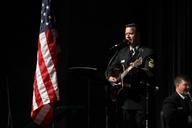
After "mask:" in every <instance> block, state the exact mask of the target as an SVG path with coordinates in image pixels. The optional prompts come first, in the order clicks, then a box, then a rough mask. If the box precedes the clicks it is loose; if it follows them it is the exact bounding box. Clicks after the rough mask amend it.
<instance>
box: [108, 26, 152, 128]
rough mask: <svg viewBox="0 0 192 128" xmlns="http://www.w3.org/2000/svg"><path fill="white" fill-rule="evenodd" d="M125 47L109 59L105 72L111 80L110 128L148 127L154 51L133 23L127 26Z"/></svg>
mask: <svg viewBox="0 0 192 128" xmlns="http://www.w3.org/2000/svg"><path fill="white" fill-rule="evenodd" d="M123 43H126V45H124V47H122V48H119V49H118V50H117V51H116V53H115V55H114V56H113V57H112V59H111V60H110V62H109V64H108V66H107V68H106V72H105V76H106V79H107V80H108V81H109V83H110V85H111V86H110V94H111V95H110V98H111V101H110V102H109V104H108V127H109V128H145V126H146V125H148V124H147V123H148V122H146V118H145V117H146V88H147V86H149V85H150V82H151V81H152V78H153V76H154V74H153V73H154V54H153V51H152V50H151V49H150V48H147V47H142V46H141V44H140V41H139V38H138V31H137V28H136V25H135V24H134V23H131V24H127V25H126V26H125V40H124V42H123Z"/></svg>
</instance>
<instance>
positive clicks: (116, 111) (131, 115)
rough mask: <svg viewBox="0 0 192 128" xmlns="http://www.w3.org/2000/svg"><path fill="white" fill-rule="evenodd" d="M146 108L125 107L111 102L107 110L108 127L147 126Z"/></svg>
mask: <svg viewBox="0 0 192 128" xmlns="http://www.w3.org/2000/svg"><path fill="white" fill-rule="evenodd" d="M145 119H146V118H145V110H144V109H135V110H134V109H123V108H122V107H121V106H118V104H117V103H115V102H111V104H110V106H108V111H107V120H108V122H107V126H108V128H145V122H146V120H145Z"/></svg>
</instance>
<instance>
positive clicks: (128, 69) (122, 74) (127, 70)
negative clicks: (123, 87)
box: [121, 66, 133, 79]
mask: <svg viewBox="0 0 192 128" xmlns="http://www.w3.org/2000/svg"><path fill="white" fill-rule="evenodd" d="M132 68H133V66H130V67H128V68H127V69H126V70H125V71H123V73H121V79H123V78H124V77H125V76H126V75H127V73H128V72H129V71H130V70H131V69H132Z"/></svg>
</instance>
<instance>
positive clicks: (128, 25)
mask: <svg viewBox="0 0 192 128" xmlns="http://www.w3.org/2000/svg"><path fill="white" fill-rule="evenodd" d="M125 27H135V28H136V27H137V25H136V24H135V23H129V24H126V25H125Z"/></svg>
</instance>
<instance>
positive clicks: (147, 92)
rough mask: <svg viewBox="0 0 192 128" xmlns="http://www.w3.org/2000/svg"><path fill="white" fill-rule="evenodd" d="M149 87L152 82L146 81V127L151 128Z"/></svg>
mask: <svg viewBox="0 0 192 128" xmlns="http://www.w3.org/2000/svg"><path fill="white" fill-rule="evenodd" d="M149 87H150V84H149V83H146V97H145V99H146V102H145V105H146V106H145V107H146V108H145V116H146V117H145V127H146V128H149Z"/></svg>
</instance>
